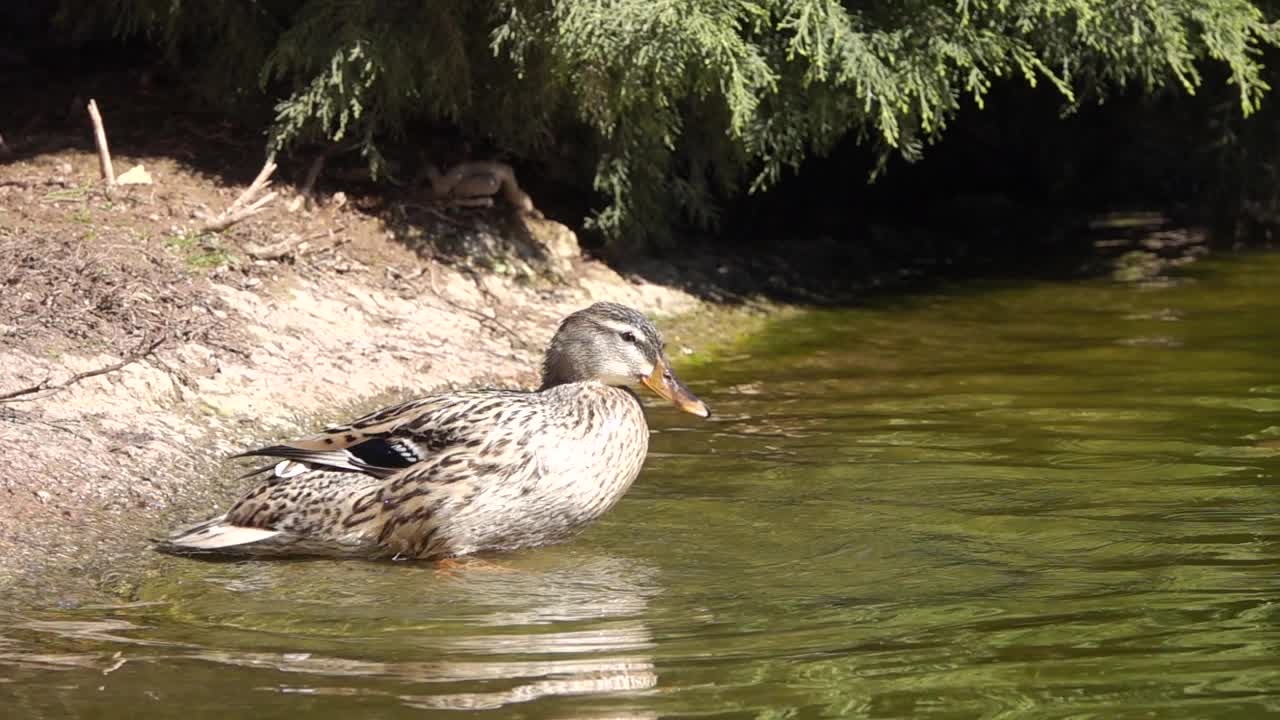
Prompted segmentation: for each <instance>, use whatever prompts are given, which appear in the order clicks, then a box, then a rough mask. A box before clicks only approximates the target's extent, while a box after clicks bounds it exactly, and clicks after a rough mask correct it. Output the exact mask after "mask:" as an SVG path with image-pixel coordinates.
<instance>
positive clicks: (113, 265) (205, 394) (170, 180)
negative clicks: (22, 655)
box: [0, 138, 706, 602]
mask: <svg viewBox="0 0 1280 720" xmlns="http://www.w3.org/2000/svg"><path fill="white" fill-rule="evenodd" d="M11 142H12V141H11ZM81 144H82V145H83V147H78V148H70V149H59V150H54V151H49V152H32V153H27V156H26V157H18V158H16V159H15V158H12V157H11V158H9V162H7V163H5V164H3V165H0V468H3V472H0V499H3V503H4V508H3V511H2V512H0V595H12V594H14V593H17V592H18V591H19V590H21V589H23V588H27V589H31V588H37V590H38V588H39V587H42V586H47V587H56V588H58V590H57V591H56V592H57V593H58V594H62V593H70V594H71V595H75V594H76V593H83V592H87V591H88V590H87V588H88V587H89V586H93V587H100V586H101V581H103V580H105V581H106V584H107V586H108V587H110V586H111V585H112V584H113V583H117V584H118V583H119V582H123V581H124V580H126V579H127V577H128V576H129V575H131V574H135V573H136V571H137V568H138V567H139V566H140V565H145V563H146V556H147V554H148V553H149V550H148V545H147V542H146V538H147V536H148V535H152V534H155V533H159V532H163V531H164V530H165V529H166V528H167V527H168V526H170V525H171V524H173V523H176V522H181V521H184V520H189V519H192V518H196V517H199V516H203V515H207V514H211V513H214V512H216V511H218V509H219V508H220V507H222V506H223V505H225V504H226V502H227V501H228V500H230V499H232V497H233V496H234V495H235V494H236V492H237V491H238V490H239V489H240V488H241V487H242V484H241V483H240V482H238V481H237V480H236V479H235V471H236V470H237V469H238V467H237V466H236V465H235V463H229V462H226V460H225V459H226V457H227V456H228V455H229V454H231V453H233V452H235V451H237V450H239V449H245V448H246V447H249V446H253V445H255V444H259V443H262V442H264V441H265V440H269V439H271V438H273V437H277V436H281V435H288V434H292V433H298V432H306V431H309V430H310V429H312V428H315V427H317V426H318V425H320V424H323V423H324V422H326V421H330V420H335V419H339V418H341V417H342V416H344V415H350V414H351V413H353V412H357V411H360V410H364V409H368V408H369V407H370V406H372V405H375V404H377V403H379V402H385V401H390V400H392V399H394V398H397V397H401V396H405V395H411V394H417V393H423V392H427V391H430V390H434V389H439V388H444V387H450V386H471V385H479V384H489V385H503V386H522V385H529V384H531V383H534V382H536V379H537V368H538V363H539V360H540V356H541V349H542V347H543V346H544V344H545V342H546V341H547V339H548V338H549V337H550V334H551V332H552V331H553V330H554V327H555V323H556V321H557V320H558V319H559V318H560V317H562V316H563V315H565V314H566V313H568V312H570V311H572V310H574V309H577V308H579V307H582V306H584V305H586V304H588V303H590V302H592V301H596V300H605V299H607V300H614V301H618V302H623V303H627V304H629V305H632V306H634V307H637V308H639V309H641V310H643V311H645V312H648V313H651V314H653V315H656V316H659V317H668V318H669V317H672V316H675V315H680V314H685V315H688V314H689V313H691V312H692V311H695V310H697V309H698V308H699V307H702V305H701V303H700V301H699V300H697V299H695V298H694V297H693V296H692V295H690V294H688V293H687V292H684V291H681V290H678V289H674V288H672V287H668V286H662V285H656V284H652V283H650V282H646V281H643V280H638V279H635V278H627V277H623V276H622V275H619V274H618V273H617V272H615V271H613V270H611V269H610V268H608V267H607V266H605V265H604V264H602V263H600V262H597V261H594V260H589V259H584V258H583V257H582V256H581V254H580V253H579V252H578V249H577V247H576V240H575V239H574V236H573V234H572V233H571V232H570V231H569V230H568V229H567V228H566V227H565V226H563V225H560V224H558V223H556V222H555V221H553V220H542V219H536V218H522V217H519V216H517V215H513V214H512V213H511V212H510V211H508V210H506V209H503V208H500V207H499V208H495V209H493V210H489V211H455V210H451V209H448V208H435V207H430V206H423V205H420V204H414V203H409V202H405V203H392V204H387V203H384V202H376V203H369V202H366V199H364V198H360V197H350V196H347V195H346V194H342V193H330V194H327V193H323V192H317V193H311V194H308V195H307V196H306V197H301V196H300V195H299V192H300V191H299V190H298V188H297V187H295V186H288V185H279V186H278V187H277V188H276V189H277V190H279V191H280V192H281V194H280V196H279V197H278V198H277V200H276V201H275V202H273V203H272V204H271V205H270V206H269V208H268V209H267V210H266V211H264V212H263V213H261V214H259V215H257V216H255V217H253V218H250V219H248V220H245V221H243V222H241V223H239V224H237V225H234V226H232V227H231V228H230V229H228V230H226V231H224V232H221V233H201V232H199V231H198V227H199V226H200V225H201V224H202V223H203V222H204V220H205V218H207V217H208V216H209V215H213V214H216V213H218V212H220V211H221V210H222V209H223V208H225V207H227V206H228V205H229V204H231V203H232V201H233V200H234V198H235V197H236V196H237V195H238V194H239V193H240V192H241V191H242V190H243V189H244V188H243V185H241V184H229V183H228V181H226V180H225V178H224V177H222V176H217V175H209V174H205V173H202V172H201V171H200V170H198V169H196V168H194V167H192V166H190V165H188V164H185V163H184V162H183V161H182V160H181V159H177V158H174V157H165V156H153V155H146V156H143V155H131V154H129V153H128V152H127V151H126V152H121V153H119V154H117V155H116V156H115V157H114V164H115V166H116V168H117V172H123V170H125V169H127V168H129V167H131V166H133V165H136V164H141V165H143V166H144V168H145V169H146V171H147V172H148V173H149V174H150V175H151V177H152V179H153V184H150V185H133V186H124V187H117V188H115V189H114V190H110V191H108V190H107V189H106V188H105V186H104V184H103V182H102V181H101V179H100V174H99V167H98V159H97V156H96V154H95V153H94V152H93V151H92V146H91V143H89V141H88V140H87V138H86V139H85V141H84V142H83V143H81ZM0 159H3V158H0ZM291 205H295V206H297V209H295V210H291V209H290V206H291ZM375 206H376V207H375ZM371 208H372V209H371ZM406 218H409V219H411V220H413V222H405V220H406ZM459 248H461V251H460V250H459ZM466 253H471V259H472V260H477V259H479V260H481V261H483V262H482V265H481V266H477V265H475V264H474V263H468V262H463V261H461V259H460V258H461V257H462V256H463V255H464V254H466ZM671 335H672V336H671V337H669V338H668V340H669V342H670V343H671V346H672V348H673V349H674V352H676V353H681V354H688V353H696V352H699V351H701V350H702V349H703V348H704V342H705V339H706V338H705V336H704V335H702V334H699V335H698V338H699V339H698V340H695V339H693V338H692V337H687V336H682V335H681V333H680V332H679V331H678V330H676V331H674V332H673V333H671ZM685 335H690V333H685ZM70 578H80V579H82V580H84V582H83V583H80V587H79V588H78V589H69V588H71V587H72V585H69V584H68V583H67V580H68V579H70ZM6 591H8V592H6ZM43 599H44V600H45V601H52V602H59V601H61V600H60V599H59V598H58V597H45V598H43Z"/></svg>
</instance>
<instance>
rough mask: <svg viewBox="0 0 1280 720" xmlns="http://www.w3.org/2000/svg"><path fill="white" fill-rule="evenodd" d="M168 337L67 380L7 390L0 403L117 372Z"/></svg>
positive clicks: (58, 389) (139, 358) (42, 382)
mask: <svg viewBox="0 0 1280 720" xmlns="http://www.w3.org/2000/svg"><path fill="white" fill-rule="evenodd" d="M168 339H169V336H168V335H161V336H160V337H158V338H156V339H155V340H153V341H151V343H149V344H148V345H147V346H146V347H145V348H143V349H141V350H135V351H134V352H133V353H131V354H130V355H129V357H127V358H125V359H124V360H121V361H120V362H118V363H112V364H111V365H104V366H103V367H100V368H95V369H93V370H86V371H85V372H82V373H76V374H75V375H72V376H71V377H70V378H68V379H67V380H66V381H65V382H60V383H57V384H50V382H49V378H45V379H44V380H41V381H40V382H38V383H36V384H35V385H30V386H28V387H24V388H21V389H19V390H14V391H12V392H7V393H5V394H3V395H0V403H8V402H24V401H27V400H37V399H39V398H24V397H22V396H23V395H30V394H32V393H38V392H40V391H42V390H52V391H53V392H51V393H49V395H53V394H54V393H57V392H58V391H60V390H66V389H67V388H69V387H71V386H72V385H75V384H76V383H78V382H80V381H81V380H87V379H89V378H91V377H96V376H98V375H105V374H107V373H109V372H115V371H116V370H120V369H122V368H124V367H125V366H127V365H132V364H133V363H136V362H138V361H139V360H141V359H143V358H145V357H147V356H148V355H150V354H151V353H153V352H155V351H156V348H158V347H160V344H161V343H163V342H164V341H165V340H168ZM49 395H45V396H43V397H49Z"/></svg>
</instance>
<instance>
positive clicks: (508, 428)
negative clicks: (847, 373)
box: [156, 302, 711, 561]
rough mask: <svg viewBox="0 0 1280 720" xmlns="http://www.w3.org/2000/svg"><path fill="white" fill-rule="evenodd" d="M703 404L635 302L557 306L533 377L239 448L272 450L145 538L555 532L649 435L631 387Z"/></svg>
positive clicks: (408, 549)
mask: <svg viewBox="0 0 1280 720" xmlns="http://www.w3.org/2000/svg"><path fill="white" fill-rule="evenodd" d="M642 387H644V388H648V389H649V390H651V391H653V392H654V393H655V394H657V395H658V396H659V397H661V398H663V399H665V400H667V401H668V402H670V403H672V404H673V405H674V406H675V407H676V408H678V409H680V410H682V411H684V412H687V413H690V414H692V415H695V416H697V417H701V418H707V417H710V415H711V411H710V409H709V408H708V407H707V405H706V403H704V402H703V401H702V400H700V399H699V398H698V397H697V396H696V395H694V394H693V393H692V392H691V391H690V390H689V389H688V388H687V387H686V386H685V385H684V383H683V382H681V381H680V379H679V378H677V377H676V375H675V373H674V371H673V370H672V369H671V363H670V361H669V360H668V358H667V355H666V350H665V344H664V342H663V339H662V335H661V334H660V333H659V332H658V329H657V328H656V327H655V326H654V324H653V323H652V322H651V321H650V320H649V319H648V318H646V317H645V316H644V315H643V314H641V313H640V312H638V311H636V310H634V309H632V308H630V307H627V306H625V305H621V304H618V303H611V302H597V303H595V304H593V305H591V306H589V307H587V308H584V309H581V310H578V311H576V312H574V313H572V314H570V315H568V316H567V317H565V318H564V319H563V320H562V321H561V322H560V324H559V325H558V327H557V328H556V331H555V333H554V335H553V336H552V339H551V342H550V344H549V345H548V347H547V349H546V352H545V354H544V357H543V363H542V384H541V386H540V387H538V389H537V390H504V389H481V390H465V391H452V392H442V393H438V394H433V395H427V396H425V397H421V398H418V399H414V400H409V401H407V402H402V403H399V404H396V405H392V406H390V407H387V408H383V409H381V410H378V411H376V412H374V413H371V414H369V415H366V416H364V417H361V418H358V419H356V420H353V421H351V422H349V423H346V424H344V425H338V426H334V427H329V428H326V429H325V430H323V431H321V432H319V433H318V434H314V435H310V436H308V437H304V438H302V439H299V440H293V441H291V442H283V443H280V444H278V445H271V446H268V447H262V448H258V449H255V450H249V451H247V452H243V453H240V454H238V455H236V456H234V457H237V458H267V459H268V462H269V463H270V464H267V465H264V466H261V467H258V468H256V469H254V470H251V471H250V472H248V473H246V474H245V475H244V476H243V477H244V478H255V477H256V478H260V479H259V480H258V481H257V483H256V484H255V485H254V486H252V487H251V489H249V490H248V492H246V493H245V494H244V495H243V496H242V497H240V498H239V500H237V501H236V502H235V503H234V504H232V505H231V507H230V509H229V510H227V511H226V512H225V513H223V514H221V515H218V516H216V517H213V518H210V519H208V520H204V521H202V522H198V523H195V524H194V525H190V526H187V527H183V528H180V529H178V530H176V531H174V532H173V533H172V534H170V535H169V536H168V537H167V538H163V539H161V540H159V541H158V542H157V544H156V548H157V549H158V550H160V551H161V552H166V553H170V554H177V555H200V554H214V555H220V556H228V555H230V556H245V557H290V556H323V557H339V558H357V557H358V558H366V559H377V558H384V559H399V560H440V561H443V560H448V559H450V558H460V557H462V556H467V555H472V554H475V553H482V552H483V553H492V552H507V551H512V550H517V549H520V548H529V547H536V546H542V545H550V544H554V543H561V542H565V541H567V540H569V539H571V538H572V537H574V536H575V535H577V534H578V533H579V532H581V531H582V530H583V529H585V528H586V527H587V526H588V525H590V524H591V523H592V522H593V521H595V520H596V519H598V518H599V517H601V516H602V515H604V514H605V513H606V512H608V511H609V509H610V508H612V507H613V506H614V505H615V504H616V503H617V502H618V500H619V499H621V498H622V496H623V495H624V494H625V493H626V492H627V490H628V489H629V488H630V487H631V484H632V482H633V481H634V480H635V479H636V476H637V475H639V473H640V469H641V466H642V465H643V464H644V460H645V457H646V455H647V454H648V447H649V425H648V421H647V419H646V415H645V409H644V406H643V405H642V403H641V400H640V397H639V396H638V395H637V392H636V391H637V390H638V389H640V388H642Z"/></svg>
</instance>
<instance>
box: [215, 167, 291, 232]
mask: <svg viewBox="0 0 1280 720" xmlns="http://www.w3.org/2000/svg"><path fill="white" fill-rule="evenodd" d="M275 171H276V164H275V163H273V162H271V161H270V160H268V161H267V162H266V164H264V165H263V166H262V170H260V171H258V177H256V178H254V179H253V182H252V183H251V184H250V185H249V187H248V188H246V189H245V191H244V192H242V193H240V196H239V197H237V198H236V199H235V201H234V202H232V203H231V205H230V206H229V207H228V208H227V209H226V210H223V211H222V212H221V213H219V214H218V215H217V217H214V218H211V219H210V220H208V221H206V222H205V224H203V225H201V226H200V230H199V231H200V232H202V233H206V232H222V231H223V230H226V229H227V228H229V227H231V226H232V225H235V224H236V223H238V222H240V221H241V220H244V219H246V218H250V217H253V216H254V215H257V214H258V213H260V212H262V210H263V208H265V207H266V206H267V203H270V202H271V201H272V200H275V199H276V192H275V191H274V190H272V191H271V192H269V193H267V194H266V195H263V196H262V197H260V198H258V199H257V200H254V199H253V198H254V197H255V196H256V195H257V194H258V193H260V192H262V191H263V190H266V189H267V188H269V187H271V173H273V172H275Z"/></svg>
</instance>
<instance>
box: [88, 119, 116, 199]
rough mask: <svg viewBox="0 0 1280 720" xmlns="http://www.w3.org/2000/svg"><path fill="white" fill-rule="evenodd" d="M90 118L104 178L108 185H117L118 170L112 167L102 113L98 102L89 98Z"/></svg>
mask: <svg viewBox="0 0 1280 720" xmlns="http://www.w3.org/2000/svg"><path fill="white" fill-rule="evenodd" d="M89 119H90V120H92V121H93V141H94V143H95V144H96V145H97V146H98V165H99V166H100V168H101V170H102V179H103V180H106V181H107V187H115V184H116V171H115V169H114V168H112V167H111V150H109V149H108V148H107V131H106V129H105V128H103V127H102V113H99V112H98V102H97V101H96V100H93V99H90V100H89Z"/></svg>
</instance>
